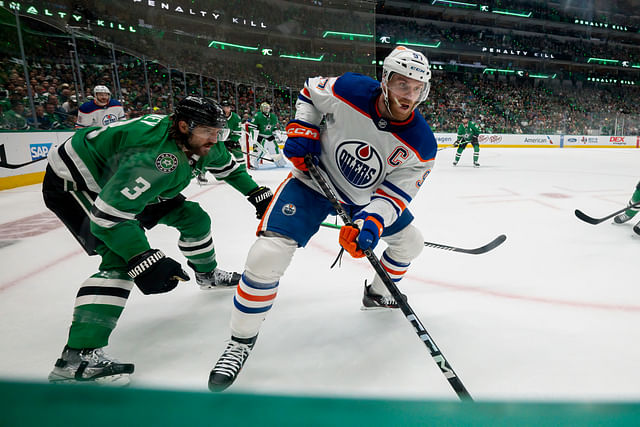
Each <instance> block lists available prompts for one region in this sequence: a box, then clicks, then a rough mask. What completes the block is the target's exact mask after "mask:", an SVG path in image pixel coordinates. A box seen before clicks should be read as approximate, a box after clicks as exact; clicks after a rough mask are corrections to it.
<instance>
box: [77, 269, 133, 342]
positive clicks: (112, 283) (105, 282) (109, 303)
mask: <svg viewBox="0 0 640 427" xmlns="http://www.w3.org/2000/svg"><path fill="white" fill-rule="evenodd" d="M132 287H133V282H132V281H131V279H129V277H128V276H127V275H126V274H125V273H123V272H118V271H101V272H99V273H96V274H94V275H93V276H91V277H90V278H88V279H87V280H85V281H84V283H83V284H82V285H81V286H80V289H79V290H78V294H77V296H76V303H75V308H74V310H73V321H72V323H71V328H70V330H69V339H68V341H67V345H68V346H69V347H71V348H99V347H104V346H106V345H107V344H108V342H109V336H110V335H111V331H113V329H114V328H115V327H116V324H117V322H118V319H119V318H120V314H121V313H122V310H123V309H124V306H125V304H126V302H127V298H128V297H129V293H130V292H131V288H132Z"/></svg>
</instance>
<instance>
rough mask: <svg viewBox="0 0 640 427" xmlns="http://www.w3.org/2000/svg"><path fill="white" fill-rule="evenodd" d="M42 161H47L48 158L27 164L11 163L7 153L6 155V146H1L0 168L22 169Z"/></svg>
mask: <svg viewBox="0 0 640 427" xmlns="http://www.w3.org/2000/svg"><path fill="white" fill-rule="evenodd" d="M41 160H46V157H41V158H39V159H35V160H31V161H30V162H25V163H20V164H16V163H13V164H12V163H9V162H8V161H7V153H6V151H5V149H4V144H3V145H0V168H7V169H18V168H21V167H23V166H27V165H30V164H32V163H36V162H39V161H41Z"/></svg>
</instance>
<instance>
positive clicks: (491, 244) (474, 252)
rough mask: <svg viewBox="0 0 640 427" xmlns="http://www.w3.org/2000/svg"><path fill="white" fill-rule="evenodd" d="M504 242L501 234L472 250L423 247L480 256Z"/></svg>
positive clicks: (431, 243) (431, 245) (435, 246)
mask: <svg viewBox="0 0 640 427" xmlns="http://www.w3.org/2000/svg"><path fill="white" fill-rule="evenodd" d="M320 225H321V226H322V227H327V228H338V229H340V228H342V226H341V225H338V224H332V223H330V222H323V223H322V224H320ZM505 240H507V236H505V235H504V234H501V235H499V236H498V237H496V238H495V239H493V240H492V241H490V242H489V243H487V244H486V245H484V246H480V247H478V248H473V249H463V248H458V247H456V246H447V245H442V244H440V243H433V242H424V245H425V246H426V247H429V248H436V249H444V250H445V251H452V252H460V253H463V254H472V255H480V254H484V253H487V252H489V251H490V250H493V249H495V248H497V247H498V246H500V245H501V244H502V243H503V242H504V241H505Z"/></svg>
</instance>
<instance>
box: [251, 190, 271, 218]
mask: <svg viewBox="0 0 640 427" xmlns="http://www.w3.org/2000/svg"><path fill="white" fill-rule="evenodd" d="M272 198H273V193H272V192H271V190H270V189H269V188H268V187H264V186H262V187H256V188H255V189H253V190H251V192H250V193H249V194H247V200H248V201H249V202H250V203H251V204H252V205H253V206H254V207H255V208H256V218H258V219H262V216H263V215H264V213H265V212H266V211H267V208H268V207H269V203H271V199H272Z"/></svg>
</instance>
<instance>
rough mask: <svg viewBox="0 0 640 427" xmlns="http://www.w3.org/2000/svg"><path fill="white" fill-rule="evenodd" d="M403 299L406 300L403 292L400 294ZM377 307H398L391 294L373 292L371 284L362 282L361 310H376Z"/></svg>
mask: <svg viewBox="0 0 640 427" xmlns="http://www.w3.org/2000/svg"><path fill="white" fill-rule="evenodd" d="M401 295H402V298H404V300H405V301H406V300H407V296H406V295H405V294H401ZM379 308H398V302H397V301H396V300H395V298H393V296H391V295H389V296H384V295H378V294H375V293H373V291H372V290H371V285H367V282H364V296H363V297H362V308H361V309H362V310H376V309H379Z"/></svg>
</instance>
